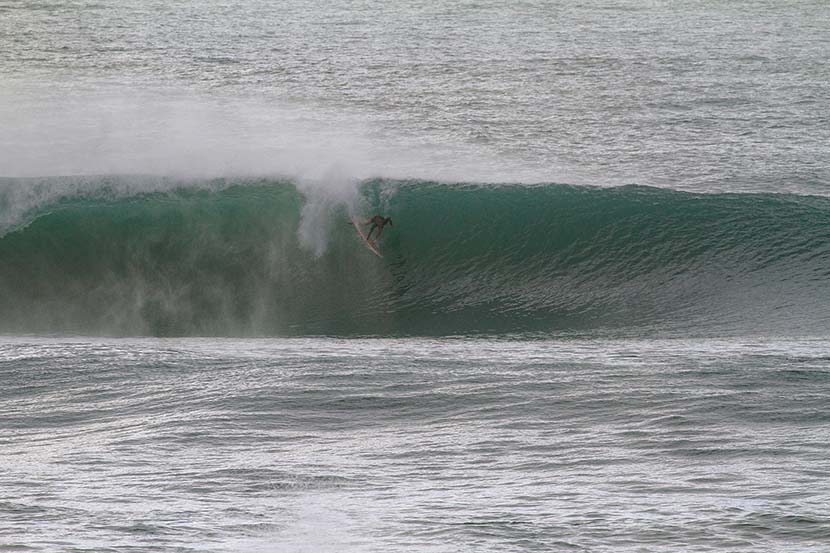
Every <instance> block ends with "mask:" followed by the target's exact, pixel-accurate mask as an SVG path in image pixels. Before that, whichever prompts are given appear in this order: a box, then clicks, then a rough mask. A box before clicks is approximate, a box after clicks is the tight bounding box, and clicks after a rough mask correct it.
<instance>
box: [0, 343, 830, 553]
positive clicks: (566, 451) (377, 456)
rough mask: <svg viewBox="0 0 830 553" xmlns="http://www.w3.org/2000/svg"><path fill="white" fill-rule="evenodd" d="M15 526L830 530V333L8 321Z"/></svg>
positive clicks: (448, 546) (538, 545)
mask: <svg viewBox="0 0 830 553" xmlns="http://www.w3.org/2000/svg"><path fill="white" fill-rule="evenodd" d="M0 385H1V386H2V389H3V410H2V418H0V429H2V438H0V440H2V441H0V457H2V459H1V460H0V461H2V467H3V469H2V471H0V481H2V487H3V490H4V494H3V495H4V498H3V500H2V501H1V502H0V511H2V517H0V544H2V546H3V547H5V548H13V547H15V546H28V547H29V548H31V549H32V550H35V551H50V550H73V551H85V550H88V551H93V550H94V551H103V550H113V551H115V550H117V551H124V550H128V548H134V549H135V550H136V551H189V550H192V551H205V550H212V551H343V550H354V551H459V550H464V551H511V550H515V551H520V550H521V551H550V550H575V551H580V550H582V551H667V550H678V549H684V550H698V551H701V550H711V551H725V550H730V551H739V550H740V551H781V550H791V551H795V550H797V551H822V550H823V548H824V547H825V544H826V542H827V540H828V539H830V521H828V519H827V517H826V505H827V503H828V500H830V496H828V492H827V488H826V486H824V482H825V480H826V478H827V476H828V474H830V464H828V458H830V457H828V454H829V453H830V451H828V446H827V443H828V441H830V435H828V430H827V428H828V424H827V423H828V419H829V418H830V411H828V407H827V402H826V397H827V393H828V386H830V363H829V362H828V358H827V350H826V344H824V343H822V342H820V341H793V340H757V339H756V340H729V341H719V340H701V341H682V340H674V341H672V340H668V341H655V340H626V341H607V340H601V339H600V340H582V339H561V340H541V341H537V340H531V341H522V340H507V339H476V340H469V339H439V340H423V339H399V340H382V339H375V340H362V339H351V340H342V339H327V338H317V339H292V340H270V339H261V340H234V339H220V340H204V339H170V340H156V339H134V340H103V339H47V338H25V337H22V338H6V339H3V340H2V343H0Z"/></svg>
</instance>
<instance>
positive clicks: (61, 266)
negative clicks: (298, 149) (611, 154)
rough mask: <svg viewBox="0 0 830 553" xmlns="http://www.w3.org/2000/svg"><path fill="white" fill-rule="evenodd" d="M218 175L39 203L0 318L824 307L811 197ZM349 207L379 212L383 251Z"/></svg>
mask: <svg viewBox="0 0 830 553" xmlns="http://www.w3.org/2000/svg"><path fill="white" fill-rule="evenodd" d="M13 182H14V184H15V185H16V186H26V185H27V184H28V183H29V181H13ZM221 184H224V185H227V186H230V187H229V188H223V189H221V190H216V191H212V192H211V191H196V190H193V189H190V190H188V189H181V190H178V191H175V192H168V193H153V194H143V195H139V196H134V197H131V198H126V199H124V198H116V199H108V198H107V194H108V190H109V189H108V188H103V189H100V190H99V191H98V197H97V198H95V197H93V198H88V197H83V196H81V197H78V196H76V197H68V198H65V199H63V200H61V201H57V202H56V203H53V204H51V205H46V206H41V207H40V211H39V212H36V213H32V214H30V216H29V218H30V219H31V221H30V222H29V223H28V224H27V225H25V226H20V225H19V226H18V228H17V229H16V230H14V231H10V232H8V233H7V234H6V235H5V236H3V237H2V238H0V290H2V293H0V313H1V314H0V328H2V329H4V330H5V331H6V332H17V333H20V332H47V333H53V332H70V333H72V332H75V333H77V332H81V333H93V334H99V333H105V334H153V335H174V336H176V335H205V334H210V335H238V334H243V335H244V334H248V335H251V334H253V335H284V334H331V333H333V334H339V335H355V334H380V335H386V336H390V335H392V336H393V335H412V334H420V335H442V334H466V335H469V334H479V333H488V332H490V333H491V332H505V331H506V332H526V331H535V332H548V331H557V332H561V331H578V332H595V331H598V330H601V331H616V332H622V333H632V332H633V333H637V332H639V333H643V332H652V333H653V332H663V333H672V332H674V333H677V332H684V333H690V334H693V335H711V334H712V333H716V332H718V333H722V332H728V333H731V334H735V333H744V334H746V333H757V332H765V333H776V334H782V333H783V334H788V333H790V334H791V333H808V334H821V333H825V332H827V330H828V323H829V322H830V317H828V313H830V293H828V292H830V288H828V283H830V279H829V278H828V276H830V230H828V229H830V202H828V201H827V200H826V199H825V198H822V197H810V196H793V195H775V194H689V193H683V192H675V191H670V190H661V189H654V188H646V187H622V188H610V189H607V188H606V189H599V188H590V187H584V186H583V187H573V186H565V185H537V186H510V185H469V184H468V185H462V184H457V185H451V184H437V183H429V182H418V181H406V182H402V181H382V180H375V181H370V182H366V183H364V185H363V187H362V193H361V195H360V196H358V197H357V199H356V200H354V201H353V202H352V203H350V204H342V205H341V204H337V203H325V204H324V205H323V206H322V207H321V208H319V209H309V207H314V206H315V201H314V199H311V200H308V201H306V200H305V198H304V197H303V195H302V194H301V193H300V192H299V191H298V190H297V188H295V186H294V185H292V184H291V183H285V182H269V181H258V182H254V183H248V184H247V185H235V186H233V184H234V183H221ZM214 185H215V186H216V185H217V183H214ZM350 211H351V212H352V213H355V212H359V213H362V214H365V213H374V212H383V213H385V214H387V215H389V216H391V217H392V218H393V221H394V223H395V224H396V227H394V228H390V229H388V230H387V231H386V235H385V236H384V239H383V242H382V246H381V247H382V250H383V252H384V255H385V257H384V258H383V259H377V258H375V257H374V256H372V255H371V254H370V253H369V252H368V251H367V250H366V249H365V248H364V247H363V244H362V243H361V241H360V239H359V238H358V236H357V234H356V233H355V232H354V230H353V229H352V228H351V225H350V224H349V217H350V215H349V212H350ZM361 217H362V218H365V215H362V216H361ZM304 233H307V234H308V233H316V234H309V235H308V236H306V234H304ZM310 240H317V242H314V243H311V244H309V241H310Z"/></svg>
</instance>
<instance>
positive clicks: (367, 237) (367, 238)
mask: <svg viewBox="0 0 830 553" xmlns="http://www.w3.org/2000/svg"><path fill="white" fill-rule="evenodd" d="M377 228H378V226H377V224H375V223H372V228H370V229H369V234H367V235H366V240H371V239H372V233H373V232H375V230H377Z"/></svg>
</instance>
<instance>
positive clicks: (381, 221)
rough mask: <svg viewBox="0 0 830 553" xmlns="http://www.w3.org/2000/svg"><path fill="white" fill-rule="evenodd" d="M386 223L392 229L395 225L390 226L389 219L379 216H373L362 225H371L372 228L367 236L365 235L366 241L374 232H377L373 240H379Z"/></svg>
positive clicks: (390, 221) (390, 220)
mask: <svg viewBox="0 0 830 553" xmlns="http://www.w3.org/2000/svg"><path fill="white" fill-rule="evenodd" d="M386 223H389V226H390V227H394V226H395V225H393V224H392V218H391V217H385V218H384V217H381V216H380V215H375V216H374V217H372V218H371V219H369V220H368V221H366V222H365V223H363V224H364V225H372V228H370V229H369V234H367V235H366V240H371V239H372V233H373V232H375V231H376V230H377V231H378V233H377V235H375V240H377V239H378V238H380V235H381V234H383V227H384V226H386Z"/></svg>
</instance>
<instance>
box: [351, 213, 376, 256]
mask: <svg viewBox="0 0 830 553" xmlns="http://www.w3.org/2000/svg"><path fill="white" fill-rule="evenodd" d="M352 224H353V225H354V228H355V229H356V230H357V234H358V235H359V236H360V237H361V238H362V239H363V243H364V244H366V247H367V248H369V251H370V252H372V253H373V254H375V255H376V256H378V257H383V255H381V253H380V252H379V251H378V249H377V247H376V246H375V244H374V242H372V241H371V240H369V238H368V237H367V236H366V233H365V232H364V231H363V228H362V227H361V226H360V223H358V222H357V221H356V220H355V219H352Z"/></svg>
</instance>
